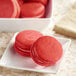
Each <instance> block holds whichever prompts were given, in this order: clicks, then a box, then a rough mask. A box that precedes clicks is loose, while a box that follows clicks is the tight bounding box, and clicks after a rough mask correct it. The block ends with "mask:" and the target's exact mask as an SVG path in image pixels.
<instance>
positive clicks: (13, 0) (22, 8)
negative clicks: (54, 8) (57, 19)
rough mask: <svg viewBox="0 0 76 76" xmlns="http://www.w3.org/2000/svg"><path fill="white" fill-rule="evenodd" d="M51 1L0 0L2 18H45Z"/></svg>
mask: <svg viewBox="0 0 76 76" xmlns="http://www.w3.org/2000/svg"><path fill="white" fill-rule="evenodd" d="M48 1H49V0H0V18H44V17H45V8H46V6H47V4H48Z"/></svg>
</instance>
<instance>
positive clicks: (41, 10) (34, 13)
mask: <svg viewBox="0 0 76 76" xmlns="http://www.w3.org/2000/svg"><path fill="white" fill-rule="evenodd" d="M44 16H45V6H44V5H43V4H41V3H36V2H28V3H24V4H23V5H22V6H21V17H22V18H43V17H44Z"/></svg>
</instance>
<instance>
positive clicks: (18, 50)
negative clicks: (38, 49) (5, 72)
mask: <svg viewBox="0 0 76 76" xmlns="http://www.w3.org/2000/svg"><path fill="white" fill-rule="evenodd" d="M14 49H15V51H16V52H17V53H18V54H20V55H21V56H27V57H30V53H28V52H24V51H22V50H20V49H19V48H17V47H16V46H15V45H14Z"/></svg>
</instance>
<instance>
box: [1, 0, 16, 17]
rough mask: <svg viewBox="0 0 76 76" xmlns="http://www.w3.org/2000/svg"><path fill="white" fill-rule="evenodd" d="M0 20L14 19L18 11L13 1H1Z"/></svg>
mask: <svg viewBox="0 0 76 76" xmlns="http://www.w3.org/2000/svg"><path fill="white" fill-rule="evenodd" d="M0 7H1V8H0V18H12V17H14V16H15V13H16V9H15V5H14V2H13V0H0Z"/></svg>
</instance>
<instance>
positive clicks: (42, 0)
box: [25, 0, 49, 5]
mask: <svg viewBox="0 0 76 76" xmlns="http://www.w3.org/2000/svg"><path fill="white" fill-rule="evenodd" d="M25 1H27V2H39V3H42V4H44V5H47V3H48V1H49V0H25Z"/></svg>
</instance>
